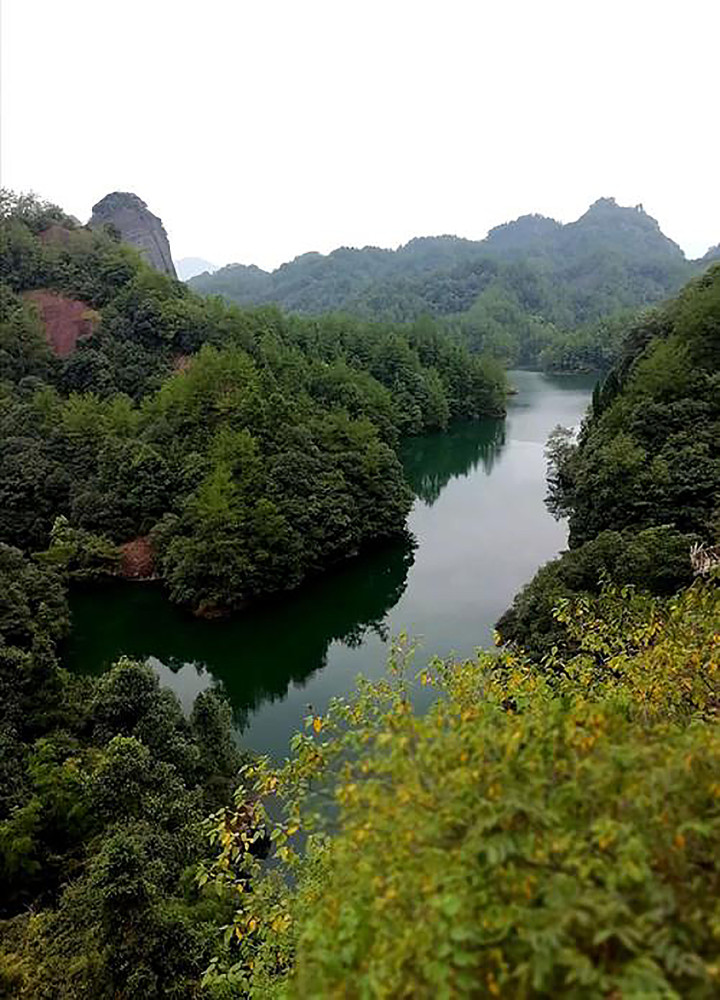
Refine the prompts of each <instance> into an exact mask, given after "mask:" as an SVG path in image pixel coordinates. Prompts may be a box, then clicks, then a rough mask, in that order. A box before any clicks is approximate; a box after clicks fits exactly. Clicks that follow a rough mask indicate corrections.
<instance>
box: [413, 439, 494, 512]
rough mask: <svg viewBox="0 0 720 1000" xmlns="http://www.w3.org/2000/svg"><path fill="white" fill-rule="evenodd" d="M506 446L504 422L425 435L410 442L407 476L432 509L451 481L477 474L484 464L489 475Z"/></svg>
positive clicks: (421, 497)
mask: <svg viewBox="0 0 720 1000" xmlns="http://www.w3.org/2000/svg"><path fill="white" fill-rule="evenodd" d="M504 445H505V421H504V420H480V421H467V422H464V423H460V424H454V425H453V426H452V427H451V428H450V430H449V431H448V432H447V433H445V434H423V435H421V436H419V437H414V438H409V439H408V440H407V441H406V443H405V445H404V446H403V453H402V459H403V466H404V468H405V475H406V476H407V479H408V482H409V483H410V485H411V486H412V488H413V490H414V491H415V493H416V495H417V496H419V497H420V499H421V500H424V501H425V503H427V504H429V505H432V504H434V503H435V501H436V500H437V499H438V497H439V496H440V494H441V493H442V491H443V489H444V488H445V487H446V486H447V484H448V483H449V482H450V480H451V479H455V478H456V477H457V476H465V475H467V474H468V473H469V472H473V471H474V470H475V469H477V467H478V465H480V464H481V463H482V466H483V469H484V470H485V472H486V473H488V474H489V473H490V472H491V471H492V468H493V465H494V464H495V460H496V458H497V456H498V455H499V454H500V452H501V450H502V448H503V447H504Z"/></svg>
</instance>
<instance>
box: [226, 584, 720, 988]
mask: <svg viewBox="0 0 720 1000" xmlns="http://www.w3.org/2000/svg"><path fill="white" fill-rule="evenodd" d="M560 618H561V620H562V621H563V622H564V623H565V626H566V628H567V629H568V638H569V639H572V640H573V641H574V643H575V644H576V646H577V652H576V654H575V655H565V656H563V657H562V659H560V658H556V661H555V664H554V669H547V668H545V669H543V668H540V667H539V666H538V665H537V664H536V663H529V662H527V661H526V660H525V659H524V658H522V657H518V656H517V655H514V654H509V653H506V654H503V655H501V656H500V657H492V656H487V655H485V656H481V657H480V658H479V660H478V661H477V662H474V663H465V664H448V665H443V664H439V663H438V664H436V665H435V666H434V667H432V668H431V669H430V670H427V671H424V672H423V675H422V676H423V680H424V681H425V682H426V683H432V684H434V685H437V689H438V699H437V700H436V701H435V702H434V704H433V707H432V708H431V709H430V711H429V712H428V713H426V714H425V715H417V714H416V713H415V712H413V710H412V706H411V703H410V700H409V691H408V687H407V685H406V684H405V683H404V682H403V678H402V674H400V675H399V676H398V675H395V676H393V675H391V677H390V678H389V679H388V681H385V682H382V683H379V684H376V685H365V686H363V687H362V688H361V689H360V690H359V692H358V693H357V695H356V696H355V697H353V698H351V699H349V700H347V701H345V700H342V701H338V702H336V703H335V704H334V705H333V706H332V707H331V709H330V711H329V712H328V714H327V715H326V716H324V717H319V716H318V717H314V718H311V719H308V729H307V732H306V733H304V734H302V735H300V736H298V737H297V738H296V741H295V755H294V757H293V759H292V760H291V761H289V762H287V763H286V764H285V765H284V766H282V767H281V768H279V769H275V768H272V767H270V766H269V765H267V764H263V763H260V764H255V765H252V766H251V768H250V770H249V771H248V772H246V777H247V780H248V781H252V782H253V783H254V787H255V791H256V794H258V795H260V796H263V798H264V801H266V802H267V803H268V808H269V810H270V812H269V815H268V817H267V820H266V822H267V825H268V828H270V829H272V830H273V837H274V842H275V845H276V850H277V854H278V858H279V864H280V869H279V870H278V869H277V868H276V869H273V870H271V871H268V870H264V869H261V868H260V866H258V865H257V863H256V862H255V860H254V859H253V858H252V856H248V853H247V845H246V844H244V843H243V840H242V837H240V836H238V835H237V834H236V833H235V822H234V813H232V812H231V813H229V814H228V813H227V812H224V813H222V814H220V815H219V816H218V818H217V824H216V839H217V842H218V843H219V844H220V845H221V846H222V848H223V851H222V854H221V856H220V858H219V859H218V861H217V862H216V863H215V864H214V865H213V866H212V868H211V869H210V871H209V873H208V874H210V875H211V877H212V878H213V879H214V881H215V883H216V884H218V885H219V886H222V887H225V888H230V889H232V890H233V891H234V893H235V897H236V900H237V910H236V913H235V917H234V923H233V926H234V928H235V940H236V944H235V945H234V948H235V955H234V961H233V964H232V966H231V967H228V965H227V964H226V961H227V960H222V959H219V960H218V961H217V962H215V963H214V964H213V965H212V966H211V969H210V971H209V973H208V977H207V981H208V982H209V983H216V982H219V983H224V984H227V985H228V986H229V988H230V989H231V995H233V993H234V995H235V996H246V995H249V996H252V997H258V998H265V997H267V998H271V997H272V998H275V997H298V998H301V997H307V996H316V997H337V996H342V997H356V996H357V997H361V996H368V997H413V998H415V997H417V998H427V1000H430V998H435V997H447V998H451V997H477V996H489V997H493V996H497V997H508V998H517V1000H520V998H541V997H546V998H550V997H561V996H562V997H573V998H577V1000H580V998H582V1000H589V998H598V1000H599V998H603V997H610V996H618V997H620V996H622V997H667V998H668V1000H669V998H676V997H677V998H679V997H683V998H689V997H695V998H710V997H713V996H716V995H717V993H718V989H719V988H720V968H719V967H718V964H717V929H716V928H717V923H716V921H717V905H718V903H717V900H718V892H719V891H720V861H719V859H720V852H719V848H720V783H719V782H718V766H719V765H720V727H719V726H718V723H717V705H718V698H719V697H720V687H719V686H718V678H720V648H719V647H718V644H717V629H718V625H720V592H719V591H718V590H717V588H716V587H713V586H712V585H707V584H706V585H695V586H693V587H692V588H691V589H689V590H688V591H686V592H685V594H684V595H683V596H682V597H681V598H679V599H676V600H674V601H670V602H661V601H659V600H657V599H653V598H650V597H644V596H642V595H639V594H635V595H633V594H631V593H629V592H627V591H622V590H617V589H610V590H608V591H606V592H605V593H604V595H603V596H602V598H601V599H600V601H598V602H590V601H585V602H582V603H581V604H579V605H577V606H575V607H572V606H567V607H566V608H564V609H561V611H560ZM399 659H401V658H399ZM329 802H331V803H332V804H333V805H332V807H329V806H328V803H329ZM248 880H249V882H248ZM249 884H250V885H251V886H252V890H251V891H247V890H248V885H249Z"/></svg>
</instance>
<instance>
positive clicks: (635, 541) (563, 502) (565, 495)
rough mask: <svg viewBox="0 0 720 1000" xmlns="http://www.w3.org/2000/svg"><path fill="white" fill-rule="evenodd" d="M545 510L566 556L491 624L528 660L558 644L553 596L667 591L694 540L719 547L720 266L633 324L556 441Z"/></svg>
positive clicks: (681, 572)
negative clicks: (565, 536)
mask: <svg viewBox="0 0 720 1000" xmlns="http://www.w3.org/2000/svg"><path fill="white" fill-rule="evenodd" d="M548 452H549V458H550V461H551V475H550V497H549V502H550V505H551V509H552V510H554V511H555V512H556V513H557V514H558V515H559V516H568V517H569V523H570V551H569V552H567V553H565V554H564V555H562V556H561V557H560V558H559V559H556V560H554V561H553V562H551V563H549V564H548V565H547V566H545V567H543V568H542V569H541V570H540V571H539V572H538V574H537V575H536V577H535V579H534V580H533V581H532V582H531V583H530V584H529V585H528V586H527V587H526V588H525V589H524V590H523V591H522V592H521V593H520V594H519V595H518V596H517V598H516V600H515V603H514V605H513V608H512V609H511V610H510V611H509V612H508V613H507V614H506V615H505V616H504V617H503V618H502V619H501V621H500V623H499V629H500V632H501V634H502V636H503V637H504V638H505V639H512V640H514V641H516V642H518V643H520V644H521V645H522V646H524V647H525V648H526V649H531V650H532V651H533V652H535V653H539V654H541V653H543V652H546V651H547V650H548V649H549V648H550V647H551V646H552V645H553V643H554V641H555V640H556V638H557V625H556V623H555V622H554V619H553V615H552V609H553V608H554V607H555V606H556V604H557V601H558V599H560V598H562V597H568V596H570V595H572V594H577V593H590V592H596V591H597V589H598V587H599V586H600V582H601V580H602V579H603V577H609V578H610V579H613V580H615V581H617V582H621V583H634V584H638V585H641V586H643V587H645V588H646V589H649V590H650V591H651V592H653V593H655V594H658V595H660V594H667V593H671V592H673V591H674V590H676V589H677V588H678V587H680V586H682V585H683V584H686V583H687V582H688V581H689V580H690V578H691V567H690V549H691V546H692V545H693V544H703V543H710V544H713V543H717V542H718V541H720V267H718V266H714V267H711V268H710V269H709V270H708V271H707V272H706V273H705V274H704V275H703V276H701V277H700V278H696V279H695V280H694V281H692V282H691V283H690V284H689V285H688V286H687V287H686V288H685V289H684V290H683V292H682V294H681V295H679V296H678V297H677V298H676V299H675V300H673V301H672V302H671V303H669V304H668V305H667V306H666V307H665V308H664V309H663V310H660V311H658V312H656V313H654V314H653V315H652V316H649V317H648V318H647V319H646V320H644V321H641V322H638V323H636V324H634V325H631V327H630V329H629V333H628V339H627V340H626V342H625V345H624V348H623V354H622V357H621V360H620V362H619V363H618V365H617V367H616V368H615V369H613V371H612V372H611V373H610V374H609V375H608V377H607V378H606V380H605V382H604V383H603V384H602V386H601V387H599V388H598V390H596V393H595V397H594V401H593V406H592V411H591V414H590V416H589V418H588V420H587V421H586V422H585V424H584V426H583V428H582V430H581V433H580V435H579V440H578V441H577V442H574V441H573V440H572V439H571V438H569V437H568V435H567V434H566V433H564V432H563V431H562V429H560V430H559V431H558V432H556V434H555V435H554V436H553V437H552V439H551V441H550V444H549V448H548Z"/></svg>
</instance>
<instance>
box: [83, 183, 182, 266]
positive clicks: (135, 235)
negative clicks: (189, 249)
mask: <svg viewBox="0 0 720 1000" xmlns="http://www.w3.org/2000/svg"><path fill="white" fill-rule="evenodd" d="M88 225H89V226H90V227H91V228H92V229H99V228H100V227H102V226H106V225H111V226H114V227H115V229H116V230H117V231H118V233H119V234H120V239H121V240H122V241H123V242H124V243H130V244H131V245H132V246H134V247H137V249H138V250H139V251H140V253H141V254H142V255H143V257H144V258H145V260H146V261H147V262H148V264H150V265H151V266H152V267H155V268H157V270H158V271H164V272H165V274H169V275H171V276H172V277H173V278H175V277H177V275H176V273H175V265H174V264H173V260H172V255H171V253H170V243H169V241H168V236H167V233H166V232H165V227H164V226H163V224H162V219H159V218H158V216H157V215H153V213H152V212H151V211H150V209H149V208H148V207H147V204H146V203H145V202H144V201H143V200H142V198H140V197H139V196H138V195H136V194H134V193H133V192H132V191H111V192H110V194H106V195H105V197H104V198H101V199H100V201H99V202H97V204H95V205H93V210H92V216H91V218H90V222H89V223H88Z"/></svg>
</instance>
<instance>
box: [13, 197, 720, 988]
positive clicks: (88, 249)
mask: <svg viewBox="0 0 720 1000" xmlns="http://www.w3.org/2000/svg"><path fill="white" fill-rule="evenodd" d="M3 204H4V213H5V214H4V222H3V224H2V238H3V240H4V244H3V247H2V251H3V252H2V254H0V266H1V267H2V279H3V285H2V289H1V290H0V305H1V307H2V310H3V311H2V315H1V317H0V366H1V372H2V376H1V378H2V384H1V390H0V449H1V450H0V501H1V502H0V698H1V700H2V702H1V703H2V712H1V713H0V997H3V998H8V1000H9V998H20V1000H76V998H80V1000H82V998H86V1000H116V998H123V1000H125V998H127V1000H130V998H135V997H142V998H148V1000H153V998H158V1000H160V998H166V997H171V998H175V1000H230V998H236V997H237V998H239V997H248V996H249V997H255V998H268V1000H269V998H273V1000H274V998H279V997H288V998H290V997H299V998H300V997H302V998H305V997H319V998H330V997H375V996H377V997H412V998H420V1000H422V998H428V1000H430V998H433V1000H434V998H436V997H438V998H443V997H446V998H452V997H464V996H467V997H473V996H491V997H493V996H499V997H508V998H513V1000H514V998H517V1000H521V998H522V1000H532V998H543V997H560V996H562V997H573V998H578V1000H579V998H583V1000H585V998H598V1000H600V998H608V997H663V998H668V1000H671V998H678V997H683V998H684V997H688V998H697V1000H705V998H710V997H714V996H717V995H718V992H720V965H719V964H718V960H717V954H718V945H717V941H718V926H719V925H720V913H719V911H718V899H719V898H720V860H719V859H720V780H719V779H718V774H719V773H720V727H719V724H718V707H719V706H720V686H719V684H720V681H719V679H720V646H719V645H718V635H719V634H720V591H719V590H718V587H717V583H718V572H719V570H718V568H717V567H716V568H714V569H713V568H712V564H713V561H715V562H717V563H719V564H720V553H718V552H715V551H714V550H713V551H711V550H710V547H711V546H712V544H713V543H714V542H717V541H718V533H719V532H720V506H719V503H720V451H719V449H720V444H719V442H720V267H715V268H711V269H710V270H708V271H707V273H706V274H705V275H703V276H702V277H700V278H697V279H696V280H695V281H693V282H691V283H690V285H688V286H687V287H686V289H685V290H684V291H683V292H682V293H681V295H679V296H678V298H677V299H676V300H674V301H673V302H671V303H670V304H669V305H667V306H666V307H664V308H663V309H662V310H659V311H657V312H655V313H653V314H652V315H649V316H646V317H644V318H642V319H641V320H639V321H637V322H635V323H632V324H631V325H630V326H629V328H628V330H627V334H628V336H627V339H626V340H625V341H624V343H623V346H622V348H621V352H620V360H619V362H618V364H617V365H616V366H615V368H614V369H613V370H612V372H611V373H610V375H609V376H608V377H607V379H606V380H605V382H604V383H603V385H602V387H601V388H600V389H599V390H598V391H597V392H596V394H595V397H594V400H593V407H592V412H591V414H590V416H589V418H588V420H587V421H586V423H585V425H584V426H583V428H582V430H581V432H580V435H579V438H578V440H577V441H575V440H573V439H572V437H571V436H570V435H569V434H567V433H564V432H563V431H562V430H559V431H558V432H557V433H556V434H555V435H554V436H553V438H552V439H551V442H550V445H549V457H550V468H551V476H550V504H551V507H552V509H553V510H554V511H556V512H557V513H558V514H562V515H567V516H568V517H569V521H570V529H571V536H570V543H571V547H570V549H569V551H568V552H567V553H565V554H564V555H563V556H562V557H561V558H560V559H559V560H557V561H555V562H554V563H551V564H549V565H548V566H547V567H544V568H543V569H542V570H541V571H540V572H539V573H538V575H537V577H536V579H535V580H534V581H533V582H532V583H531V584H530V586H529V587H528V588H527V589H526V590H525V591H523V592H522V593H521V594H520V595H519V596H518V598H517V600H516V602H515V604H514V606H513V608H512V609H511V610H510V612H509V613H508V614H507V615H506V616H505V618H504V619H503V621H502V622H501V623H500V624H499V629H500V634H501V638H503V639H505V640H511V642H508V643H506V645H505V647H504V648H503V649H502V650H500V651H499V652H498V653H497V654H494V655H491V654H482V655H480V656H478V657H477V659H476V660H474V661H470V662H467V663H464V664H454V663H451V662H447V663H443V662H439V661H438V662H435V663H433V664H431V665H430V666H429V667H426V668H424V669H422V670H421V671H420V675H419V678H418V680H419V682H420V683H422V684H424V685H427V686H430V687H431V688H435V689H436V690H437V695H438V696H437V698H436V700H435V701H434V702H433V704H432V707H431V708H430V710H429V711H427V712H426V713H417V712H415V711H414V709H413V705H412V697H413V690H414V689H413V686H412V684H411V675H410V674H409V667H410V660H411V656H410V654H411V650H409V649H408V648H407V647H406V646H405V645H404V644H403V643H399V644H398V646H397V647H396V649H395V650H394V653H393V658H392V661H391V664H390V673H389V676H388V678H387V679H386V680H383V681H381V682H379V683H377V684H369V683H362V684H360V686H359V687H358V690H357V693H356V694H355V695H354V696H352V697H351V698H349V699H347V700H337V701H335V702H334V703H333V704H331V706H330V708H329V711H328V712H327V714H326V715H324V716H320V715H316V714H314V713H313V714H311V715H310V716H309V717H308V719H307V727H306V731H305V732H303V733H301V734H298V735H297V736H296V737H295V738H294V740H293V744H292V756H291V758H290V759H289V760H288V761H286V762H285V763H284V764H282V765H280V766H279V767H275V766H273V765H271V763H270V762H269V761H267V760H263V759H257V758H253V757H250V756H249V755H241V754H240V753H239V752H238V750H237V748H236V746H235V744H234V742H233V740H232V738H231V734H230V710H229V707H228V706H227V705H226V704H225V703H224V702H223V701H222V700H221V699H220V698H219V697H218V696H217V695H216V694H214V693H212V692H205V693H203V694H201V695H200V696H199V697H198V699H197V700H196V702H195V705H194V707H193V709H192V711H191V712H190V714H189V715H188V716H185V715H184V714H183V712H182V710H181V708H180V705H179V703H178V702H177V700H176V699H175V697H174V696H173V695H171V694H170V693H169V692H167V691H164V690H162V689H160V688H159V686H158V682H157V679H156V677H155V675H154V674H153V672H152V670H151V669H150V668H149V667H147V666H144V665H141V664H138V663H133V662H132V661H129V660H122V661H120V662H119V663H118V664H116V665H115V666H114V667H113V668H112V669H111V670H109V671H108V672H107V673H106V674H105V675H104V676H103V677H101V678H96V679H90V678H84V677H77V676H73V675H71V674H69V673H68V672H67V671H65V670H64V669H63V668H62V640H63V637H64V636H65V635H66V633H67V629H68V625H69V621H68V607H67V594H66V589H67V582H68V578H69V577H80V578H88V577H90V578H93V577H95V576H97V575H98V574H104V573H114V572H116V570H117V565H118V558H119V556H118V552H117V547H116V545H115V544H114V543H115V542H117V541H121V540H123V539H125V538H129V537H134V536H135V535H136V534H138V533H147V532H150V533H152V537H153V538H154V544H155V546H156V549H157V552H158V554H159V566H160V570H161V572H162V574H163V576H164V578H165V580H166V582H167V583H168V585H169V587H170V589H171V592H172V593H173V594H174V595H175V596H176V597H177V598H178V599H180V600H184V601H187V602H189V603H191V604H193V605H195V606H196V607H202V608H203V609H204V610H205V611H206V612H207V611H212V610H218V609H220V608H222V607H226V606H228V605H233V604H235V603H237V602H239V601H240V600H243V599H245V598H246V597H247V596H251V595H254V594H258V593H268V592H271V591H273V590H277V589H279V588H280V587H283V588H284V587H286V586H289V585H292V584H293V583H295V582H297V580H299V579H300V577H301V576H302V575H304V574H306V573H310V572H313V571H316V570H319V569H320V568H321V567H322V566H323V565H327V564H328V563H329V562H331V561H333V560H334V559H335V558H338V557H339V556H340V555H341V554H346V553H347V552H349V551H353V550H354V549H355V548H357V547H359V546H360V545H361V544H363V543H364V542H366V541H368V540H371V539H372V538H382V537H387V536H389V535H391V534H394V533H397V530H398V527H401V526H402V524H403V523H404V514H405V511H406V510H407V505H408V496H409V488H408V486H407V484H406V483H405V481H404V480H403V478H402V476H401V475H400V473H399V465H398V460H397V456H396V452H395V448H396V445H397V443H398V441H399V439H400V438H401V436H402V435H405V434H408V433H413V432H414V431H416V430H420V429H423V428H424V427H442V426H444V425H445V424H446V423H447V421H448V420H449V419H451V418H452V417H453V416H462V415H477V414H478V413H481V412H489V411H492V410H493V408H496V409H498V408H499V407H500V406H501V404H502V389H503V383H502V380H501V378H500V377H499V376H497V375H496V374H495V373H494V371H493V369H492V368H491V367H489V366H486V365H484V364H483V363H480V362H478V363H474V362H471V361H470V358H469V356H468V355H467V354H466V353H465V352H463V351H462V350H461V349H460V348H457V347H456V346H453V345H452V344H449V343H448V341H447V340H446V339H444V338H443V336H442V335H441V334H439V333H438V331H437V330H436V329H435V327H434V326H433V324H432V323H431V322H430V321H427V320H422V321H417V322H416V323H414V324H413V325H412V326H410V327H408V328H388V327H378V326H376V325H374V324H372V323H367V322H364V321H360V320H357V321H349V320H346V319H343V318H332V317H331V318H327V319H325V320H323V321H322V322H316V321H313V320H307V319H297V318H288V317H285V316H283V315H282V314H280V313H279V312H277V311H276V310H274V309H264V310H260V311H250V312H246V311H243V310H239V309H237V308H235V307H227V306H225V305H223V304H222V303H221V302H219V301H217V300H214V301H209V302H204V301H203V300H200V299H198V298H196V297H195V296H194V295H192V294H191V293H190V292H188V291H187V290H186V289H184V288H183V286H181V285H179V284H178V283H176V282H174V281H171V280H169V279H166V278H165V277H163V276H160V275H157V274H154V273H153V272H151V271H149V270H148V269H147V268H146V267H144V266H143V265H142V264H141V263H140V262H139V260H138V258H137V257H136V256H135V255H134V254H133V253H132V252H131V251H129V250H128V249H127V248H124V247H122V246H120V245H119V244H118V243H117V242H116V241H115V240H114V239H113V238H112V235H111V234H102V233H101V234H91V233H87V232H86V231H84V230H82V229H79V228H77V227H76V226H75V225H74V223H73V222H72V220H68V219H66V218H65V217H63V216H62V214H61V213H59V212H58V210H56V209H54V208H52V207H51V206H45V205H42V204H39V203H38V202H36V201H34V200H27V199H20V200H18V199H12V198H10V199H6V200H5V201H4V203H3ZM536 228H537V229H538V231H544V230H545V229H547V226H545V223H544V222H542V223H541V222H537V220H536ZM512 237H513V233H512V230H511V231H509V232H508V233H505V234H504V235H503V238H504V239H506V241H509V246H510V247H511V248H512V245H513V239H512ZM33 288H34V289H36V290H37V289H40V288H42V289H50V290H52V291H54V292H57V293H62V294H63V295H65V296H71V297H74V298H75V299H76V300H77V299H79V300H80V301H82V302H84V303H86V305H87V307H88V310H90V311H91V312H92V314H93V315H92V317H90V324H91V327H92V329H93V330H94V332H93V333H92V335H90V336H88V337H86V338H85V339H84V340H82V341H81V342H80V343H79V344H78V346H77V348H76V350H75V351H74V352H72V353H70V354H68V355H67V356H66V357H64V358H58V357H55V356H53V354H52V353H51V352H50V351H49V350H48V347H47V343H46V340H45V335H44V331H43V329H42V327H41V325H40V322H39V316H38V314H37V312H36V309H35V307H34V306H32V305H30V304H29V303H28V301H27V299H26V298H25V297H24V295H23V293H24V292H25V291H27V290H28V289H33ZM81 296H82V298H81ZM497 433H498V434H501V433H502V429H501V426H500V424H499V423H498V425H497ZM433 446H434V445H433ZM472 460H473V461H484V460H487V461H490V460H491V449H490V450H489V451H488V454H487V455H484V454H483V453H482V451H481V452H479V453H477V454H474V455H473V456H472ZM410 472H411V476H413V478H414V479H415V478H417V482H416V483H414V485H415V486H416V489H417V491H418V492H419V493H420V494H421V495H423V496H425V497H426V498H427V499H428V501H432V499H433V498H434V496H435V495H436V494H437V490H438V484H441V482H442V476H443V473H442V472H441V473H439V477H438V482H436V481H434V480H433V481H424V480H423V479H422V478H421V477H419V476H418V477H415V476H414V473H413V470H412V469H411V470H410ZM451 473H452V470H451V469H449V470H448V474H451ZM9 543H11V544H9ZM693 544H699V545H704V546H705V547H706V548H705V551H706V552H708V553H709V558H708V560H707V564H706V566H705V571H704V572H703V574H702V578H701V579H695V581H694V582H693V566H691V560H690V554H689V553H690V547H691V545H693ZM23 550H24V551H23ZM695 569H697V560H696V566H695ZM438 585H441V581H439V582H438ZM376 596H377V595H376ZM373 607H374V605H373ZM374 615H375V612H374V611H372V609H371V610H370V611H369V614H368V618H369V620H372V619H373V618H374ZM288 655H292V653H291V652H289V653H288ZM233 789H235V791H234V794H233ZM269 850H271V851H272V852H273V859H272V863H271V864H267V863H266V857H267V853H268V851H269Z"/></svg>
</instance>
